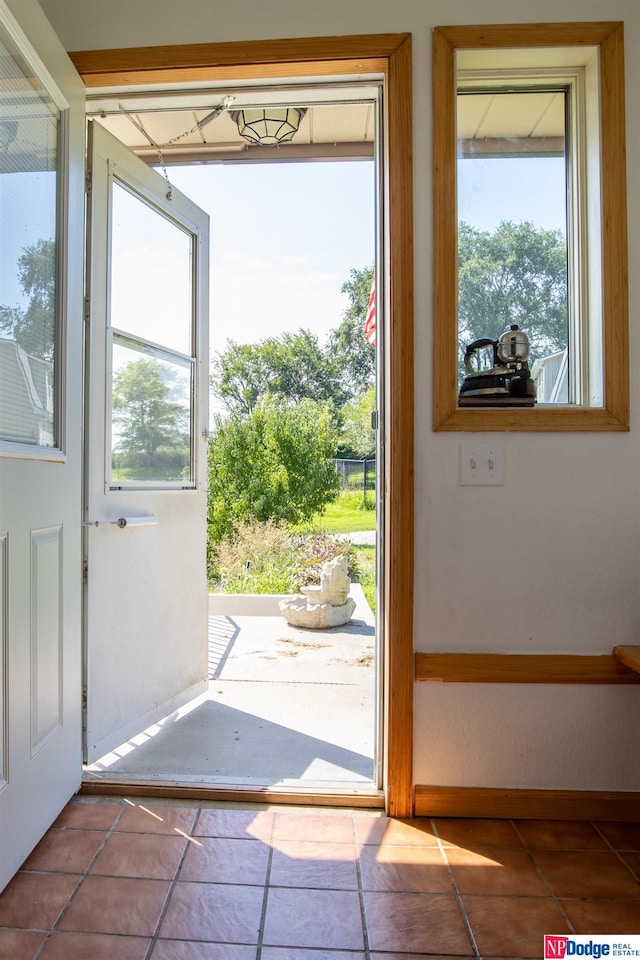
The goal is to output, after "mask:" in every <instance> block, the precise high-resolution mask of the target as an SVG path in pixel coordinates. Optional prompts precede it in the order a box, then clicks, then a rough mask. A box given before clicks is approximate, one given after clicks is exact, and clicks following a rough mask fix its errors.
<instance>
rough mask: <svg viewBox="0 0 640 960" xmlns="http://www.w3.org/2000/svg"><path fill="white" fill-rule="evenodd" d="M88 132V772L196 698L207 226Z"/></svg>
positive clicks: (201, 653) (201, 651)
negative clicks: (109, 753) (92, 763)
mask: <svg viewBox="0 0 640 960" xmlns="http://www.w3.org/2000/svg"><path fill="white" fill-rule="evenodd" d="M89 126H90V134H89V166H90V181H91V189H90V194H89V228H88V233H89V243H90V257H89V291H90V308H89V316H90V322H89V326H88V332H87V376H88V382H87V387H86V393H87V398H88V402H87V409H86V431H87V440H86V442H87V450H86V458H87V462H86V481H85V482H86V490H85V527H84V529H85V564H86V568H85V579H86V587H85V594H86V610H85V618H86V622H85V636H86V650H85V664H86V665H85V682H86V759H87V760H88V761H93V760H95V759H97V758H99V757H101V756H103V755H104V754H105V753H106V752H107V751H109V750H110V749H112V748H113V747H115V746H117V745H118V744H120V743H122V742H123V741H125V740H126V739H128V738H129V737H131V736H133V735H135V734H137V733H139V732H141V731H142V730H143V729H144V728H145V727H147V726H148V725H149V724H151V723H153V722H155V721H156V720H158V719H159V718H161V717H162V716H165V715H167V714H168V713H170V712H171V711H172V710H174V709H176V708H177V707H179V706H181V705H182V704H183V703H185V702H187V701H188V700H190V699H192V698H194V697H196V696H198V695H199V694H200V693H202V692H204V691H205V690H206V686H207V583H206V558H205V554H206V507H207V490H206V439H205V437H206V431H207V412H208V410H207V407H208V339H207V305H208V223H209V221H208V216H207V214H206V213H204V212H203V211H202V210H200V209H199V208H198V207H196V206H195V205H194V204H193V203H192V202H191V201H190V200H188V199H187V198H186V197H185V196H183V195H182V194H180V193H179V191H178V190H176V189H174V188H171V187H170V186H169V184H168V182H167V181H166V180H165V179H164V178H163V177H162V176H160V175H159V174H158V173H156V172H155V171H154V170H152V169H151V168H150V167H148V166H147V165H146V164H144V163H143V162H142V161H141V160H139V159H138V158H137V157H135V156H134V155H133V154H132V153H131V152H130V151H129V150H128V149H127V148H126V147H124V146H123V145H122V144H121V143H120V142H119V141H118V140H116V139H115V138H114V137H112V136H111V135H110V134H108V133H107V131H106V130H104V129H103V128H102V127H100V126H99V124H97V123H95V122H94V123H90V125H89ZM118 521H119V523H118Z"/></svg>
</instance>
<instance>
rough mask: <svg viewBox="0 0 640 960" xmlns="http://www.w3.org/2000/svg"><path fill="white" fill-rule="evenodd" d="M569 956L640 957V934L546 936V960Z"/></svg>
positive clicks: (594, 958)
mask: <svg viewBox="0 0 640 960" xmlns="http://www.w3.org/2000/svg"><path fill="white" fill-rule="evenodd" d="M568 957H592V958H593V960H600V958H601V957H640V936H635V935H632V936H629V935H628V934H607V935H603V936H600V937H597V936H596V937H589V936H575V937H564V936H553V935H550V934H546V935H545V938H544V960H566V958H568Z"/></svg>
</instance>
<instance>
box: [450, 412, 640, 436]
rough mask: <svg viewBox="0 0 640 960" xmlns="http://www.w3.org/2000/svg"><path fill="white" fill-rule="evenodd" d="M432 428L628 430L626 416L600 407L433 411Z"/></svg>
mask: <svg viewBox="0 0 640 960" xmlns="http://www.w3.org/2000/svg"><path fill="white" fill-rule="evenodd" d="M433 428H434V430H435V431H468V432H471V433H472V432H481V431H485V432H501V431H520V432H522V433H531V432H539V433H545V432H546V433H561V432H567V433H569V432H576V433H580V432H588V431H594V432H595V431H623V430H628V429H629V418H628V416H622V417H618V416H615V415H614V414H613V413H611V412H610V411H609V410H606V409H604V408H590V407H574V406H566V407H565V406H554V407H550V406H539V407H533V408H531V409H520V408H518V409H514V408H513V407H511V408H505V409H496V408H493V409H489V408H483V407H478V408H472V409H464V410H463V409H457V408H455V409H453V410H450V411H438V410H435V411H434V424H433Z"/></svg>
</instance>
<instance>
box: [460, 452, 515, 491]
mask: <svg viewBox="0 0 640 960" xmlns="http://www.w3.org/2000/svg"><path fill="white" fill-rule="evenodd" d="M460 483H461V485H463V486H466V485H470V484H478V485H480V486H502V485H503V484H504V444H502V443H500V442H498V443H461V444H460Z"/></svg>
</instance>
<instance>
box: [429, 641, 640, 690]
mask: <svg viewBox="0 0 640 960" xmlns="http://www.w3.org/2000/svg"><path fill="white" fill-rule="evenodd" d="M617 649H622V648H617ZM415 672H416V673H415V675H416V680H440V681H441V682H444V683H575V684H583V683H598V684H611V683H640V673H637V672H636V671H634V670H632V669H631V668H630V667H628V666H626V665H625V664H624V663H622V662H621V661H620V659H619V658H618V657H615V656H613V655H611V654H603V655H602V656H580V655H573V654H503V653H416V657H415Z"/></svg>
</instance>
